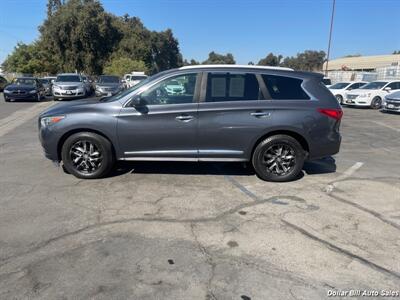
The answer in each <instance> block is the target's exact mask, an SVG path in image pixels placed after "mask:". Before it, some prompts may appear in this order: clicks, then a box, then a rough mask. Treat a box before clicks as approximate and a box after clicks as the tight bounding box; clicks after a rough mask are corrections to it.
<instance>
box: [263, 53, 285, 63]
mask: <svg viewBox="0 0 400 300" xmlns="http://www.w3.org/2000/svg"><path fill="white" fill-rule="evenodd" d="M282 58H283V56H282V55H274V54H273V53H269V54H268V55H267V56H266V57H265V58H263V59H261V60H260V61H259V62H258V65H260V66H279V65H280V64H281V60H282Z"/></svg>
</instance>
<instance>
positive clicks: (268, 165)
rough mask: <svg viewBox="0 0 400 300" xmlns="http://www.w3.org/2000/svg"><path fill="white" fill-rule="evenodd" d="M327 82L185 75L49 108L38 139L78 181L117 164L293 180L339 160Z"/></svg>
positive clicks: (302, 76) (218, 73) (217, 71)
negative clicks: (189, 166) (239, 170)
mask: <svg viewBox="0 0 400 300" xmlns="http://www.w3.org/2000/svg"><path fill="white" fill-rule="evenodd" d="M322 78H323V76H322V75H321V74H317V73H310V72H297V71H293V70H291V69H285V68H268V67H255V66H237V65H218V66H214V65H209V66H207V65H201V66H186V67H182V68H179V69H174V70H169V71H165V72H161V73H159V74H156V75H154V76H152V77H149V78H148V79H146V80H144V81H142V82H141V83H139V84H138V85H135V86H134V87H132V88H130V89H128V90H125V91H123V92H120V93H119V94H117V95H115V96H113V97H108V98H103V99H100V100H97V101H96V100H80V101H76V102H73V103H67V104H58V105H55V106H53V107H51V108H50V109H48V110H46V111H45V112H43V113H42V114H41V115H40V117H39V131H40V140H41V143H42V146H43V148H44V152H45V155H46V157H47V158H49V159H51V160H54V161H58V162H60V161H62V162H63V165H64V168H65V169H66V170H67V171H68V172H70V173H71V174H73V175H75V176H76V177H79V178H99V177H102V176H105V175H106V174H107V173H108V172H110V170H111V169H112V167H113V165H114V162H115V161H116V160H128V161H137V160H142V161H143V160H144V161H241V162H251V163H252V165H253V167H254V170H255V172H256V174H257V175H258V176H259V177H260V178H261V179H264V180H268V181H289V180H293V179H295V178H296V177H297V176H298V175H299V173H300V172H301V170H302V168H303V163H304V161H305V160H312V159H317V158H321V157H325V156H330V155H333V154H335V153H337V152H338V151H339V147H340V141H341V136H340V133H339V126H340V120H341V117H342V110H341V108H340V105H339V104H338V102H337V101H336V99H335V97H334V96H333V95H332V94H331V92H330V91H329V90H328V89H327V88H326V87H325V85H324V84H323V83H322ZM172 83H173V84H172ZM177 84H178V85H179V87H180V88H179V90H178V89H175V88H174V87H175V86H177ZM171 87H172V88H171Z"/></svg>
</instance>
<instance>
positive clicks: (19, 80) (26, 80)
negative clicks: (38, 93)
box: [14, 78, 36, 85]
mask: <svg viewBox="0 0 400 300" xmlns="http://www.w3.org/2000/svg"><path fill="white" fill-rule="evenodd" d="M14 83H15V84H21V85H35V84H36V81H35V79H32V78H17V79H14Z"/></svg>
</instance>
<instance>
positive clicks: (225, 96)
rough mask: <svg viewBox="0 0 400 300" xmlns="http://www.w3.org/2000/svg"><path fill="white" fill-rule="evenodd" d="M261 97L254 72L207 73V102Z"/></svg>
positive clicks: (257, 98)
mask: <svg viewBox="0 0 400 300" xmlns="http://www.w3.org/2000/svg"><path fill="white" fill-rule="evenodd" d="M259 99H262V94H261V91H260V87H259V85H258V81H257V78H256V76H255V75H254V74H249V73H246V74H232V73H209V74H208V77H207V93H206V101H207V102H221V101H244V100H259Z"/></svg>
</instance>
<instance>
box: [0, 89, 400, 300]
mask: <svg viewBox="0 0 400 300" xmlns="http://www.w3.org/2000/svg"><path fill="white" fill-rule="evenodd" d="M49 105H52V102H50V101H49V102H42V103H30V102H23V103H5V102H4V100H3V98H2V96H0V174H1V175H0V206H1V209H0V298H1V299H27V298H29V299H39V298H40V299H244V300H249V299H323V298H326V297H327V293H328V291H329V290H350V289H361V290H371V289H373V290H379V291H381V290H399V287H400V238H399V237H400V184H399V178H400V159H399V158H398V157H399V150H400V115H395V114H383V113H380V112H379V111H373V110H369V109H354V108H344V118H343V121H342V127H341V129H342V134H343V143H342V148H341V152H340V153H339V154H338V155H336V156H334V157H332V158H327V159H323V160H319V161H316V162H312V163H307V164H306V166H305V168H304V176H302V177H301V178H299V179H298V180H296V181H294V182H290V183H279V184H278V183H268V182H263V181H261V180H259V179H258V178H257V177H256V176H255V175H254V173H253V172H252V171H251V169H250V168H244V166H243V165H242V164H232V163H231V164H229V163H219V164H216V163H214V164H211V163H210V164H208V163H201V164H198V163H173V162H169V163H167V162H166V163H149V162H146V163H145V162H143V163H142V162H137V163H129V164H127V163H126V164H120V165H119V166H118V168H117V169H116V170H115V172H114V173H113V174H112V176H110V177H109V178H106V179H102V180H80V179H77V178H74V177H73V176H71V175H67V174H65V173H64V172H63V171H62V169H61V168H57V167H55V166H54V165H53V164H52V163H51V162H50V161H48V160H47V159H45V158H44V156H43V154H42V150H41V146H40V144H39V141H38V138H37V119H36V117H37V115H38V113H39V112H40V111H41V110H43V109H45V108H46V107H47V106H49Z"/></svg>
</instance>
